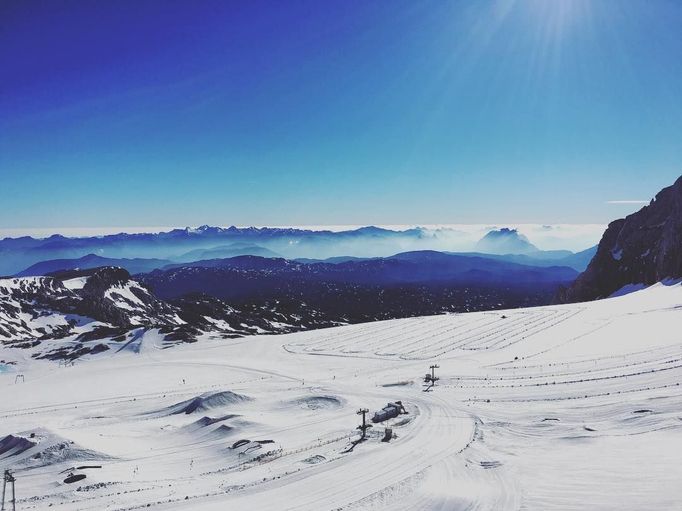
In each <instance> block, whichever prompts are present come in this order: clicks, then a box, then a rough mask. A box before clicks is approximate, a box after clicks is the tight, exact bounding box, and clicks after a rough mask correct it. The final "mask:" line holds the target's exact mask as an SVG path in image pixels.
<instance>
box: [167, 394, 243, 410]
mask: <svg viewBox="0 0 682 511" xmlns="http://www.w3.org/2000/svg"><path fill="white" fill-rule="evenodd" d="M246 401H251V398H250V397H248V396H244V395H242V394H237V393H235V392H232V391H230V390H225V391H222V392H214V393H206V394H202V395H200V396H197V397H194V398H192V399H188V400H187V401H182V402H180V403H177V404H175V405H172V406H169V407H168V408H166V409H164V410H163V411H165V412H166V413H167V414H168V415H178V414H182V413H184V414H187V415H189V414H191V413H194V412H206V411H208V410H213V409H215V408H222V407H225V406H230V405H234V404H238V403H244V402H246Z"/></svg>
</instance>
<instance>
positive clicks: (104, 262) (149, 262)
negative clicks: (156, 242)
mask: <svg viewBox="0 0 682 511" xmlns="http://www.w3.org/2000/svg"><path fill="white" fill-rule="evenodd" d="M170 263H171V261H168V260H166V259H141V258H135V259H126V258H120V259H114V258H110V257H101V256H98V255H95V254H88V255H85V256H83V257H79V258H77V259H51V260H48V261H41V262H39V263H36V264H34V265H32V266H29V267H28V268H26V269H25V270H23V271H20V272H19V273H17V274H16V275H15V277H34V276H39V275H48V274H50V273H54V272H56V271H61V270H75V269H80V270H87V269H90V268H99V267H102V266H115V267H118V268H124V269H125V270H127V271H128V272H130V273H144V272H148V271H152V270H155V269H157V268H162V267H164V266H166V265H168V264H170Z"/></svg>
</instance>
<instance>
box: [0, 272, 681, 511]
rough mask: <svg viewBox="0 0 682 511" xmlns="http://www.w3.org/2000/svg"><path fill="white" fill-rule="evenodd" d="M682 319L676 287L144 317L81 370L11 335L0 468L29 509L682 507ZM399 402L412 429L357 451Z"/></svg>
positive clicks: (397, 427) (398, 429)
mask: <svg viewBox="0 0 682 511" xmlns="http://www.w3.org/2000/svg"><path fill="white" fill-rule="evenodd" d="M117 294H119V296H121V297H124V296H125V298H126V299H130V300H131V301H134V300H132V299H131V297H129V296H126V295H127V293H126V292H125V291H123V292H117ZM680 325H682V286H681V285H680V284H679V283H674V284H673V283H669V285H665V284H658V285H655V286H651V287H649V288H647V289H644V290H640V291H637V292H634V293H630V294H627V295H625V296H620V297H615V298H609V299H606V300H602V301H598V302H592V303H582V304H574V305H561V306H552V307H538V308H530V309H518V310H509V311H495V312H480V313H470V314H451V315H441V316H432V317H422V318H412V319H400V320H393V321H384V322H377V323H371V324H362V325H352V326H342V327H338V328H333V329H326V330H317V331H309V332H301V333H295V334H289V335H282V336H258V337H251V338H241V339H231V340H228V339H219V340H210V339H208V338H207V339H204V340H200V341H199V342H197V343H194V344H188V345H178V346H176V347H173V348H172V349H161V348H163V342H162V339H161V338H160V337H159V334H158V332H157V331H155V330H151V331H144V329H139V331H135V334H134V335H133V336H132V337H131V340H130V341H129V343H127V344H126V346H127V349H122V350H120V351H118V352H115V351H114V350H110V351H108V352H106V353H103V354H100V355H98V356H93V357H89V358H88V359H87V360H82V361H77V362H76V364H75V365H74V366H72V367H71V366H69V367H60V366H58V365H57V363H56V362H47V361H36V360H33V359H31V358H30V356H29V355H28V354H27V353H26V352H25V351H22V350H19V349H9V348H7V347H2V348H0V360H4V361H5V362H16V365H15V366H14V369H13V371H12V372H10V373H0V389H2V390H1V394H0V395H1V396H2V400H0V470H4V469H5V468H11V469H13V470H14V473H15V476H16V478H17V482H16V486H17V495H18V502H17V509H21V510H25V509H32V510H43V509H45V510H46V509H59V510H104V509H107V510H128V509H142V508H145V509H148V508H151V509H159V510H180V509H190V510H200V511H209V510H216V511H218V510H221V511H222V510H226V509H236V510H247V509H258V510H263V511H284V510H310V511H313V510H314V511H320V510H384V509H386V510H405V511H408V510H409V511H412V510H448V511H450V510H465V509H467V510H474V509H475V510H507V509H509V510H517V509H518V510H539V511H544V510H584V509H599V510H623V509H627V510H641V509H679V508H680V506H681V503H682V485H681V484H679V482H680V476H681V471H682V469H680V467H681V466H682V392H680V386H679V384H680V381H681V380H682V330H681V329H680ZM434 363H437V364H438V365H439V366H440V367H439V368H438V369H437V370H436V371H437V375H438V376H440V378H441V379H440V381H439V382H438V385H436V387H435V388H433V389H432V390H431V391H430V392H424V386H423V384H422V380H421V379H422V378H423V375H424V373H426V372H427V371H428V369H429V366H430V365H432V364H434ZM18 372H21V374H23V375H24V376H25V382H23V383H22V382H18V383H15V380H16V374H17V373H18ZM395 400H401V401H402V402H403V404H404V405H405V406H406V408H407V410H408V412H409V413H408V414H407V415H403V416H400V417H398V418H396V419H394V420H393V421H392V422H391V425H392V427H393V432H394V433H395V435H396V437H395V438H393V439H392V440H391V442H389V443H382V442H381V441H380V439H381V437H383V434H384V429H383V427H382V426H380V425H374V427H373V428H372V429H371V430H370V431H369V435H368V436H369V438H368V439H367V440H366V441H365V442H362V443H359V444H358V445H357V446H355V448H354V449H353V451H352V452H346V451H347V450H348V447H349V446H350V440H351V439H352V438H356V437H357V433H358V432H357V430H356V429H355V428H356V426H357V425H358V424H359V422H360V418H359V416H358V415H357V414H356V411H357V410H358V409H359V408H365V407H366V408H368V409H369V410H370V413H369V416H370V417H371V416H372V414H373V413H374V411H376V410H379V409H381V408H382V407H383V406H385V405H386V403H387V402H389V401H391V402H392V401H395ZM32 434H33V438H32V437H31V435H32ZM7 435H13V437H9V439H6V438H5V437H6V436H7ZM238 440H245V442H244V443H243V445H240V446H238V447H235V448H232V446H233V445H234V444H235V442H237V441H238ZM269 440H271V441H272V443H269V442H263V441H269ZM259 441H260V442H263V443H259ZM3 442H4V443H3ZM3 445H4V446H5V447H4V448H3ZM3 449H4V450H3ZM91 465H95V466H98V465H101V468H78V467H84V466H85V467H87V466H91ZM70 471H71V472H73V473H75V474H84V475H86V476H87V477H86V478H85V479H83V480H82V481H79V482H76V483H73V484H66V483H64V482H63V481H64V479H65V478H66V476H67V475H68V473H69V472H70Z"/></svg>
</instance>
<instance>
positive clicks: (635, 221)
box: [559, 177, 682, 302]
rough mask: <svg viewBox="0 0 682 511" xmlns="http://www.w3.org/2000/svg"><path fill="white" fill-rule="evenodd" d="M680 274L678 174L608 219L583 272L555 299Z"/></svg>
mask: <svg viewBox="0 0 682 511" xmlns="http://www.w3.org/2000/svg"><path fill="white" fill-rule="evenodd" d="M679 278H682V177H680V178H678V179H677V181H675V183H674V184H673V185H672V186H669V187H667V188H664V189H663V190H661V191H660V192H659V193H658V194H657V195H656V197H655V198H654V200H652V201H651V203H650V204H649V205H648V206H645V207H643V208H642V209H640V210H639V211H637V212H636V213H633V214H631V215H629V216H627V217H625V218H622V219H620V220H616V221H614V222H611V223H610V224H609V226H608V228H607V229H606V232H605V233H604V236H603V237H602V239H601V241H600V242H599V246H598V248H597V252H596V254H595V256H594V258H593V259H592V261H591V262H590V264H589V266H588V267H587V270H585V272H584V273H583V274H581V275H580V277H578V279H577V280H576V281H575V282H574V283H573V284H572V285H571V286H570V287H569V288H568V289H566V290H564V291H563V292H562V293H561V294H560V296H559V300H560V301H564V302H577V301H587V300H594V299H598V298H604V297H607V296H610V295H611V294H613V293H615V292H616V291H618V290H620V289H621V288H623V287H625V286H630V285H633V284H642V285H650V284H654V283H656V282H660V281H664V280H666V279H679Z"/></svg>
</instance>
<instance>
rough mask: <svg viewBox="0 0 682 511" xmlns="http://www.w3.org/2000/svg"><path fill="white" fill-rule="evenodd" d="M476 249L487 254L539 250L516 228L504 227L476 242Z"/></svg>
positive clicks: (524, 252)
mask: <svg viewBox="0 0 682 511" xmlns="http://www.w3.org/2000/svg"><path fill="white" fill-rule="evenodd" d="M476 251H477V252H483V253H487V254H529V253H532V252H538V251H539V250H538V247H536V246H535V245H533V244H532V243H531V242H530V241H528V238H526V237H525V236H524V235H523V234H520V233H519V231H517V230H516V229H509V228H507V227H503V228H502V229H499V230H494V231H490V232H489V233H488V234H486V235H485V236H483V238H481V239H480V240H479V242H478V243H477V244H476Z"/></svg>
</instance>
